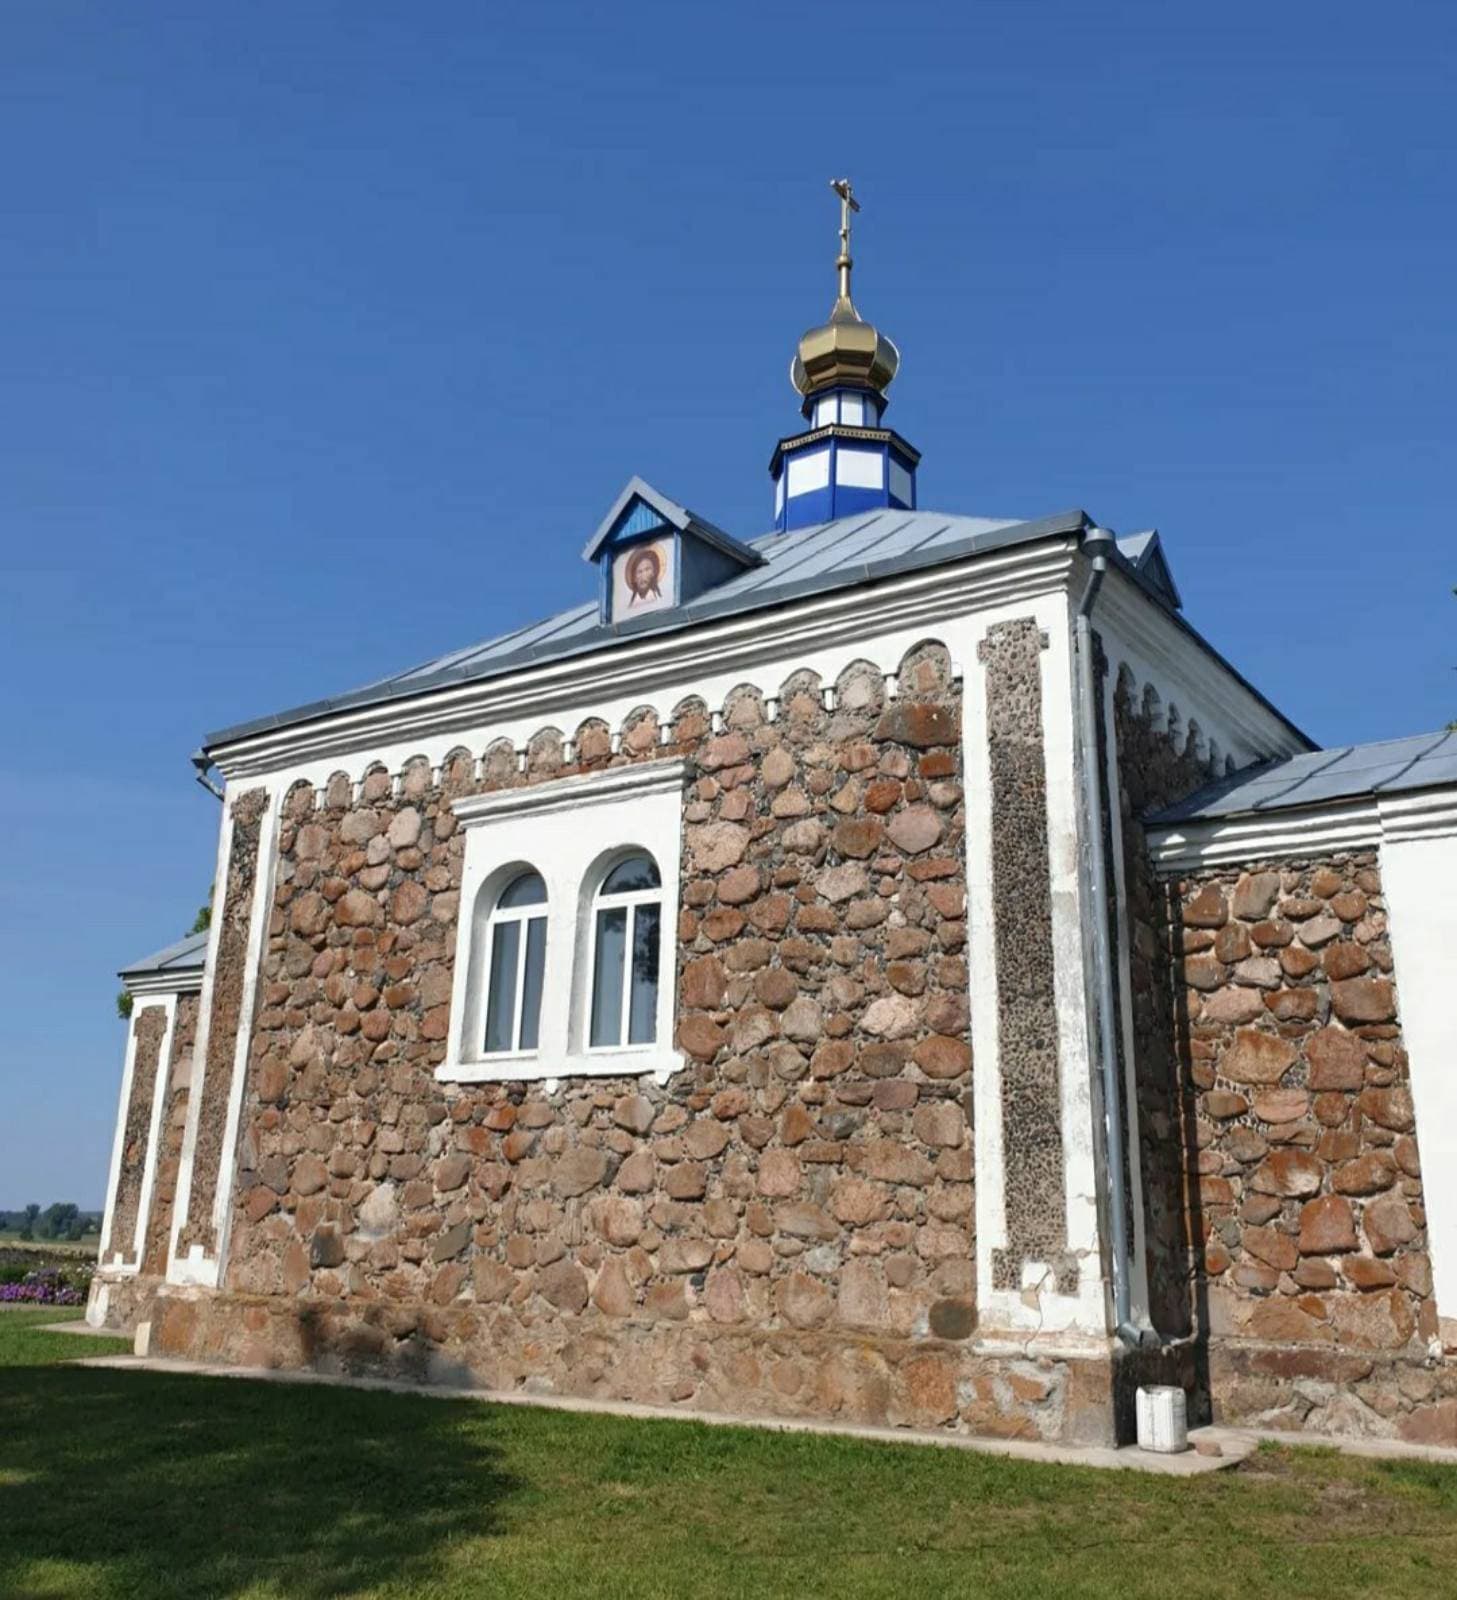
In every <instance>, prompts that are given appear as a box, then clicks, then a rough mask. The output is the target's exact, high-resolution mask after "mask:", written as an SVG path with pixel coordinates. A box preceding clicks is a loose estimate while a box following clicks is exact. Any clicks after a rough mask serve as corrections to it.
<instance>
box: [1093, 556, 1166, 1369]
mask: <svg viewBox="0 0 1457 1600" xmlns="http://www.w3.org/2000/svg"><path fill="white" fill-rule="evenodd" d="M1113 548H1114V545H1113V535H1112V534H1111V533H1109V532H1108V530H1107V529H1106V528H1098V527H1093V528H1089V529H1087V530H1086V532H1085V533H1084V534H1083V541H1082V549H1083V554H1084V555H1086V556H1088V558H1089V559H1090V561H1091V564H1092V570H1091V572H1089V574H1088V583H1087V587H1086V588H1085V589H1084V590H1083V597H1082V599H1081V601H1079V603H1078V609H1077V622H1076V635H1077V659H1078V673H1077V696H1078V731H1079V736H1080V740H1081V743H1082V747H1083V748H1082V778H1083V813H1084V816H1085V817H1086V819H1087V862H1088V901H1089V914H1088V920H1089V921H1090V922H1091V924H1092V926H1091V928H1090V929H1089V930H1088V931H1089V933H1090V935H1091V944H1092V951H1093V984H1094V997H1095V1001H1096V1007H1097V1013H1098V1056H1099V1063H1098V1064H1099V1068H1100V1071H1101V1075H1102V1080H1103V1115H1104V1117H1105V1119H1106V1123H1107V1127H1106V1137H1107V1150H1108V1232H1109V1235H1110V1238H1109V1245H1110V1254H1111V1257H1112V1266H1113V1323H1114V1328H1115V1330H1116V1332H1117V1335H1118V1337H1119V1338H1120V1339H1121V1340H1122V1341H1123V1342H1124V1344H1126V1345H1128V1346H1129V1348H1130V1349H1134V1350H1138V1349H1149V1348H1155V1347H1157V1346H1158V1345H1159V1344H1160V1343H1161V1342H1162V1341H1161V1340H1160V1338H1159V1336H1158V1334H1157V1333H1156V1332H1155V1330H1154V1329H1153V1328H1151V1327H1142V1328H1140V1327H1138V1326H1136V1325H1135V1323H1134V1321H1133V1313H1132V1303H1131V1293H1130V1286H1129V1262H1130V1258H1131V1255H1132V1252H1131V1250H1130V1248H1129V1236H1128V1203H1127V1199H1126V1196H1125V1193H1124V1184H1125V1180H1126V1177H1127V1170H1128V1156H1127V1150H1126V1145H1125V1130H1126V1124H1125V1121H1124V1110H1123V1093H1122V1088H1123V1086H1122V1084H1121V1083H1120V1082H1119V1073H1118V1036H1117V1019H1118V1009H1117V1004H1116V999H1115V996H1114V992H1113V952H1112V949H1111V946H1110V941H1109V938H1108V924H1109V890H1108V883H1109V875H1108V852H1107V849H1106V847H1105V844H1104V839H1103V814H1104V785H1103V763H1102V760H1101V758H1100V756H1099V751H1098V675H1097V667H1096V664H1095V662H1094V659H1093V622H1092V616H1093V604H1094V602H1095V601H1096V600H1097V598H1098V591H1099V589H1101V588H1102V587H1103V579H1104V578H1105V577H1106V575H1107V572H1108V557H1109V554H1110V553H1111V552H1112V550H1113Z"/></svg>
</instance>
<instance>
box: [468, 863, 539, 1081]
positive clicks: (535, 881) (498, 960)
mask: <svg viewBox="0 0 1457 1600" xmlns="http://www.w3.org/2000/svg"><path fill="white" fill-rule="evenodd" d="M485 971H486V1030H485V1039H484V1042H483V1045H482V1049H483V1051H484V1053H485V1054H486V1055H519V1054H521V1053H523V1052H525V1051H529V1050H535V1049H536V1043H537V1039H538V1037H539V1035H540V1031H541V988H542V980H543V978H544V977H545V975H546V885H545V883H543V882H542V879H541V874H540V873H539V872H530V871H528V872H523V873H521V874H520V875H519V876H517V877H515V878H513V879H512V880H511V881H510V883H508V884H507V885H506V887H505V888H504V889H503V890H502V891H501V894H500V898H499V899H498V900H497V901H496V905H495V909H494V910H493V911H492V912H491V920H490V924H489V927H488V930H487V939H486V964H485Z"/></svg>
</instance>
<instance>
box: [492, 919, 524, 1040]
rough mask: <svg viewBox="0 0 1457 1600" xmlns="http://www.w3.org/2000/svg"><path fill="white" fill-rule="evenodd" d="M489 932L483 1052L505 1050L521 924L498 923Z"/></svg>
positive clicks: (511, 1019) (513, 1002) (512, 1020)
mask: <svg viewBox="0 0 1457 1600" xmlns="http://www.w3.org/2000/svg"><path fill="white" fill-rule="evenodd" d="M492 933H493V935H494V936H493V938H492V940H491V977H490V985H489V987H488V988H487V990H486V1049H487V1050H509V1049H510V1048H511V1046H512V1042H513V1041H512V1034H513V1033H514V1031H515V1029H514V1025H515V1022H516V959H517V953H518V950H519V948H520V942H521V924H520V923H519V922H498V923H496V924H495V926H494V928H493V929H492Z"/></svg>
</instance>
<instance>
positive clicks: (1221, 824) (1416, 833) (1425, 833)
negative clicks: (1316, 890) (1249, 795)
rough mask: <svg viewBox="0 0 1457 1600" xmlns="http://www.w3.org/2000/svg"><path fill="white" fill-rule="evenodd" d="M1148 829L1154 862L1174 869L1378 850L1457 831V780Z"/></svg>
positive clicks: (1160, 867) (1161, 867)
mask: <svg viewBox="0 0 1457 1600" xmlns="http://www.w3.org/2000/svg"><path fill="white" fill-rule="evenodd" d="M1146 831H1147V835H1148V848H1149V854H1150V856H1151V857H1152V859H1153V863H1154V866H1155V867H1156V868H1157V869H1158V870H1159V871H1160V872H1162V873H1165V874H1170V875H1172V874H1175V873H1180V872H1188V871H1191V870H1195V869H1198V868H1200V867H1218V866H1233V865H1236V864H1238V863H1240V862H1249V861H1280V860H1292V859H1297V860H1298V859H1304V858H1308V857H1313V856H1325V855H1332V854H1335V853H1337V852H1339V851H1343V850H1373V849H1376V848H1378V847H1379V846H1381V845H1384V844H1396V843H1401V842H1403V841H1405V840H1410V839H1436V838H1447V837H1453V836H1457V788H1447V789H1428V790H1423V791H1421V792H1418V793H1415V794H1398V795H1386V796H1383V797H1381V798H1380V799H1377V798H1375V797H1373V796H1371V795H1358V796H1355V797H1353V798H1351V799H1349V800H1339V801H1331V802H1330V803H1328V804H1326V805H1318V806H1300V807H1290V808H1288V809H1286V810H1281V811H1270V812H1267V813H1265V814H1263V815H1252V814H1246V815H1244V816H1236V817H1216V818H1210V819H1209V820H1207V821H1191V822H1182V823H1174V824H1171V825H1170V826H1167V827H1162V828H1149V829H1147V830H1146Z"/></svg>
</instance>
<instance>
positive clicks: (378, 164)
mask: <svg viewBox="0 0 1457 1600" xmlns="http://www.w3.org/2000/svg"><path fill="white" fill-rule="evenodd" d="M5 34H6V39H5V67H4V77H5V94H4V95H3V97H0V141H3V147H4V148H5V150H6V152H7V159H6V162H5V170H4V176H3V178H0V185H3V195H4V211H5V218H6V222H5V227H4V228H3V229H0V294H3V306H4V321H5V341H4V359H3V361H0V543H3V550H4V575H5V582H4V584H3V593H0V607H3V613H0V685H3V688H0V694H3V696H4V716H3V726H4V728H5V729H6V731H7V733H8V737H7V738H6V739H5V741H4V746H3V752H0V833H3V838H4V841H5V846H6V848H5V857H4V859H5V872H4V876H3V879H0V895H3V900H4V910H5V915H4V916H3V917H0V956H3V960H0V1003H3V1015H4V1017H5V1027H4V1029H3V1030H0V1093H3V1109H0V1205H16V1204H21V1203H24V1202H26V1201H28V1200H32V1199H33V1200H36V1201H38V1202H40V1203H42V1204H45V1203H48V1202H49V1201H51V1200H55V1199H75V1200H76V1201H78V1202H80V1203H82V1204H85V1205H96V1204H99V1203H100V1201H101V1198H102V1190H103V1188H104V1183H105V1169H106V1161H107V1158H108V1154H109V1146H110V1136H111V1129H112V1124H113V1118H114V1114H115V1100H116V1092H117V1086H118V1081H119V1075H120V1070H121V1056H122V1048H123V1031H122V1028H121V1025H120V1024H119V1023H118V1022H117V1021H116V1019H115V1016H114V1014H113V1005H112V998H113V995H114V993H115V990H116V983H115V980H114V977H113V974H114V971H115V969H116V967H117V966H118V965H120V964H121V963H122V962H123V961H125V960H128V959H131V958H133V957H135V956H138V955H140V954H142V953H144V952H146V951H149V950H151V949H153V948H155V947H156V946H159V945H162V944H165V943H167V942H169V941H170V940H171V939H172V938H174V937H176V936H177V935H178V934H180V933H181V932H182V931H183V930H184V929H185V928H186V926H187V924H188V922H189V921H190V919H191V917H192V915H193V913H194V911H195V910H196V907H197V906H198V905H199V904H200V903H201V901H202V900H203V899H204V898H205V896H206V893H207V888H208V879H209V875H210V872H211V867H212V858H213V850H214V842H215V830H216V826H217V820H218V818H217V808H216V804H215V802H214V801H213V800H211V799H210V798H209V797H208V796H207V795H206V794H204V793H203V791H202V790H201V789H199V788H197V787H196V786H195V785H194V784H193V783H192V781H191V775H190V770H189V768H188V765H187V755H188V752H189V751H190V750H191V749H192V748H193V747H194V746H195V745H196V743H197V742H198V739H199V737H200V736H201V735H202V734H203V733H205V732H207V731H208V730H210V729H213V728H217V727H221V726H224V725H226V724H228V723H231V722H234V721H237V720H241V719H243V718H245V717H249V716H252V715H256V714H261V713H265V712H268V711H272V710H277V709H279V708H281V707H283V706H288V705H292V704H295V703H298V702H300V701H304V700H309V699H312V698H314V697H316V696H318V695H320V694H324V693H328V692H330V691H332V690H338V689H343V688H348V687H352V686H354V685H356V684H357V683H360V682H363V681H367V680H368V679H370V678H373V677H378V676H380V675H382V674H383V673H385V672H387V671H389V670H391V669H393V668H396V667H399V666H402V665H405V664H408V663H411V662H414V661H416V660H419V659H421V658H424V657H427V656H430V655H432V654H434V653H436V652H438V651H440V650H443V649H446V648H449V647H452V646H457V645H460V644H463V643H466V642H468V641H471V640H473V639H478V638H483V637H486V636H489V635H491V634H492V633H495V632H497V631H500V630H502V629H504V628H506V627H508V626H511V625H514V624H516V623H519V622H521V621H523V620H526V619H529V618H532V617H535V616H538V615H543V614H547V613H549V612H551V611H553V610H554V609H557V608H559V607H560V606H562V605H565V604H570V603H573V602H576V601H578V600H580V599H582V598H584V597H585V596H586V595H588V594H589V593H590V592H591V590H590V581H591V575H590V574H589V572H588V571H587V569H586V568H585V567H583V566H582V565H581V564H580V562H579V560H578V553H579V551H580V548H581V545H582V543H583V541H584V539H585V538H586V536H587V535H588V534H589V533H590V532H591V530H592V529H593V528H594V527H595V525H596V523H597V521H598V518H599V517H600V515H601V514H602V512H603V511H604V509H605V508H606V506H607V505H608V504H609V502H610V501H611V500H612V498H613V496H614V495H615V493H616V492H617V490H618V488H619V487H620V486H621V484H622V483H623V482H624V481H625V480H626V478H627V477H628V476H630V475H631V474H632V473H634V472H638V473H642V474H643V475H644V476H645V477H647V478H649V479H650V480H651V481H652V482H654V483H655V484H657V485H658V486H659V487H661V488H662V489H663V490H664V491H666V492H667V493H669V494H671V495H673V496H674V497H675V498H678V499H681V500H686V501H687V502H688V503H689V504H691V505H693V506H694V507H695V508H696V509H698V510H700V511H701V512H702V513H703V514H705V515H707V516H709V517H711V518H713V519H714V520H715V521H717V522H719V523H720V524H721V525H723V526H724V527H726V528H728V529H730V530H731V531H733V532H735V533H739V534H743V535H749V536H751V535H753V534H756V533H759V532H762V531H764V530H765V529H766V528H767V526H768V524H769V520H770V485H769V479H768V475H767V463H768V459H769V452H770V450H771V448H772V446H773V443H774V441H775V439H776V438H777V437H778V436H779V435H780V434H781V433H784V432H787V431H789V430H790V429H792V427H793V426H794V425H795V423H796V420H797V412H796V409H795V404H794V396H793V395H792V393H791V391H790V389H789V387H788V383H787V379H786V369H787V365H788V361H789V357H790V354H791V352H792V349H793V344H794V341H795V339H796V337H797V336H798V334H799V333H800V332H801V331H802V329H803V328H804V327H806V326H807V325H809V324H810V323H812V322H817V321H819V320H820V319H821V318H822V317H823V315H824V313H825V312H826V311H827V310H828V308H829V304H830V300H831V297H832V292H833V272H832V262H833V257H834V252H835V243H836V241H835V226H836V216H835V210H834V205H833V201H832V198H831V196H830V195H829V192H828V189H827V187H826V180H827V179H828V178H829V177H831V176H832V175H835V174H838V173H840V172H842V171H843V172H848V173H849V174H850V175H851V176H852V177H853V178H854V181H855V184H856V188H857V192H858V193H859V194H860V195H861V196H862V197H863V199H864V202H865V210H864V213H863V215H862V218H861V220H860V227H859V233H858V235H857V241H856V249H855V254H856V258H857V268H856V297H857V300H858V302H859V304H860V307H861V309H862V311H863V312H864V313H865V314H866V315H867V316H869V317H871V318H872V319H874V320H876V321H877V322H879V323H880V325H881V326H883V327H884V328H885V329H886V330H887V331H888V332H889V333H891V334H892V335H893V337H894V338H895V339H896V341H897V343H898V344H899V345H900V348H901V352H902V356H903V365H902V369H901V376H900V378H899V379H898V381H897V383H896V386H895V390H894V396H893V398H894V402H895V403H894V407H893V409H892V412H891V419H892V421H893V422H894V423H895V425H896V426H897V427H898V428H899V429H900V430H901V431H902V432H903V433H904V434H905V435H906V436H907V437H908V438H909V439H910V440H911V441H912V442H913V443H915V444H916V445H918V446H919V447H920V448H921V449H922V451H923V452H924V463H923V466H922V469H921V474H920V493H921V501H922V504H923V505H926V506H931V507H935V508H938V509H944V510H953V511H964V512H970V513H980V514H987V515H1004V516H1013V515H1022V516H1037V515H1041V514H1044V513H1048V512H1052V511H1054V510H1060V509H1063V508H1066V507H1069V506H1075V505H1077V506H1083V507H1085V508H1087V509H1088V510H1089V511H1091V512H1092V513H1093V514H1094V515H1095V516H1097V517H1098V518H1100V519H1101V520H1102V521H1104V522H1105V523H1108V524H1110V525H1111V526H1113V527H1115V528H1118V529H1120V530H1123V531H1131V530H1133V529H1136V528H1141V527H1147V526H1150V525H1157V526H1158V527H1159V528H1160V529H1161V530H1162V531H1163V534H1164V537H1165V539H1166V541H1167V545H1168V549H1169V553H1170V556H1171V559H1172V561H1173V564H1174V568H1175V571H1176V573H1177V575H1178V578H1179V581H1180V583H1181V585H1182V588H1183V591H1184V596H1185V601H1186V606H1187V610H1188V613H1189V615H1190V617H1191V619H1192V620H1193V621H1194V622H1195V624H1196V625H1197V626H1199V627H1200V628H1202V629H1203V630H1204V631H1205V632H1206V633H1207V635H1208V636H1209V637H1210V638H1211V639H1212V640H1213V641H1214V642H1215V643H1216V644H1217V645H1218V646H1219V647H1220V648H1221V649H1222V650H1223V651H1224V652H1225V653H1226V654H1227V655H1228V656H1229V657H1230V658H1231V659H1232V660H1233V661H1234V662H1235V663H1236V664H1237V665H1239V666H1240V667H1241V668H1242V669H1243V670H1244V671H1245V672H1246V673H1247V674H1248V675H1249V676H1250V677H1251V678H1252V679H1253V680H1254V681H1255V682H1256V683H1257V684H1258V685H1259V686H1260V687H1261V688H1262V689H1264V690H1265V691H1266V692H1267V693H1268V694H1269V695H1270V696H1271V697H1272V698H1273V699H1275V700H1276V701H1277V703H1279V704H1280V705H1281V706H1282V707H1283V708H1284V709H1285V710H1286V711H1287V712H1288V713H1289V714H1290V715H1291V716H1292V717H1293V718H1294V719H1295V720H1296V721H1297V722H1299V723H1300V724H1301V725H1302V726H1304V727H1305V728H1306V729H1307V730H1308V731H1309V732H1310V733H1311V734H1312V735H1313V736H1314V737H1316V738H1317V739H1320V740H1322V741H1325V742H1339V741H1344V740H1361V739H1371V738H1377V737H1382V736H1387V735H1396V734H1402V733H1410V732H1415V731H1419V730H1422V729H1426V728H1431V727H1434V726H1437V725H1439V724H1441V723H1444V722H1445V721H1446V720H1447V719H1448V718H1449V717H1452V716H1454V715H1457V676H1454V673H1453V666H1454V664H1457V639H1454V628H1453V623H1454V621H1457V610H1454V607H1457V601H1454V600H1453V599H1452V598H1451V595H1450V592H1449V591H1450V586H1451V584H1452V583H1453V582H1454V581H1457V556H1454V554H1453V550H1452V538H1451V532H1450V528H1451V510H1450V489H1451V479H1452V461H1453V455H1452V441H1453V436H1454V426H1453V424H1454V412H1457V400H1454V394H1457V388H1454V384H1453V380H1452V373H1453V370H1454V358H1457V320H1454V316H1453V296H1452V285H1453V283H1454V282H1457V270H1454V267H1457V264H1454V260H1453V255H1454V240H1457V223H1454V218H1457V179H1454V160H1453V158H1454V153H1457V150H1454V146H1457V131H1454V129H1457V123H1454V120H1453V118H1452V117H1451V115H1450V110H1451V97H1452V83H1453V80H1454V73H1457V19H1454V16H1453V12H1452V9H1451V8H1450V7H1449V6H1446V5H1441V4H1437V3H1431V4H1402V3H1396V4H1390V5H1385V6H1382V7H1378V8H1373V7H1370V6H1357V5H1353V4H1346V3H1335V4H1330V3H1326V4H1319V5H1316V4H1307V3H1287V4H1282V5H1270V4H1268V3H1265V4H1261V5H1251V4H1244V3H1233V4H1226V5H1222V6H1219V7H1200V8H1195V7H1189V6H1170V5H1168V4H1167V3H1160V4H1152V3H1150V4H1125V5H1100V6H1087V5H1073V4H1036V3H1031V0H1020V3H996V4H987V3H975V4H969V5H960V6H951V5H945V4H924V3H919V0H917V3H910V4H906V3H900V4H897V5H894V6H891V5H875V6H871V5H866V4H861V3H858V0H840V3H837V4H835V5H823V6H821V5H800V6H787V5H784V4H782V3H780V4H777V5H772V6H770V5H755V4H749V5H745V4H736V5H733V6H725V7H715V8H709V7H700V6H684V5H681V4H674V5H668V4H657V3H651V4H648V3H636V0H623V3H622V4H619V5H616V6H601V5H597V6H586V5H563V4H553V3H550V0H546V3H542V4H538V5H535V6H531V7H504V6H501V7H495V6H491V7H487V6H480V5H474V4H450V3H434V4H431V5H410V6H407V5H403V4H396V5H382V4H378V3H370V0H365V3H360V0H351V3H349V4H347V5H345V4H336V5H328V4H308V5H297V4H288V5H284V4H277V3H260V4H253V5H248V6H230V7H225V6H213V5H203V4H196V3H194V4H191V5H178V4H169V3H167V0H152V3H149V4H147V5H145V6H116V5H104V4H101V3H93V4H77V3H67V0H51V3H48V4H46V5H44V6H23V7H11V8H10V9H9V12H8V14H7V17H6V29H5Z"/></svg>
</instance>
